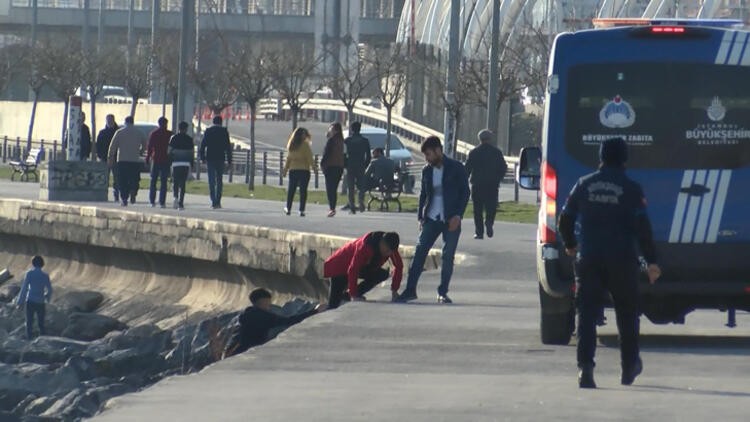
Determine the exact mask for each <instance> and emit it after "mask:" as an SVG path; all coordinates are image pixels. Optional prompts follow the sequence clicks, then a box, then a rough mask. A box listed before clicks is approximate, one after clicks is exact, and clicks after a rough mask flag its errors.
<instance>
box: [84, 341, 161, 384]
mask: <svg viewBox="0 0 750 422" xmlns="http://www.w3.org/2000/svg"><path fill="white" fill-rule="evenodd" d="M94 367H95V371H96V374H97V376H100V377H109V378H116V377H121V376H125V375H128V374H131V373H133V372H142V373H147V374H148V373H159V372H161V371H163V370H165V369H166V362H165V361H164V358H163V357H161V356H159V355H158V354H154V353H144V351H142V350H139V349H137V348H132V349H125V350H115V351H114V352H112V353H110V354H109V355H107V356H105V357H103V358H101V359H98V360H97V361H95V362H94Z"/></svg>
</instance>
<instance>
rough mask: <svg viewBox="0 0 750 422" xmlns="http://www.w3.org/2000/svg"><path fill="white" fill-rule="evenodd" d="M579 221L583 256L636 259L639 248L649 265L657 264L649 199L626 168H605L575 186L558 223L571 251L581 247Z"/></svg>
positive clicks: (584, 178) (582, 179)
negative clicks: (648, 210) (648, 204)
mask: <svg viewBox="0 0 750 422" xmlns="http://www.w3.org/2000/svg"><path fill="white" fill-rule="evenodd" d="M576 221H579V222H580V240H581V248H580V254H581V256H582V257H589V258H595V259H596V258H626V259H627V258H633V259H637V257H638V247H640V252H641V253H642V254H643V257H644V258H645V259H646V261H647V262H648V263H649V264H652V263H655V262H656V251H655V247H654V244H653V236H652V233H651V223H650V222H649V219H648V215H647V213H646V198H645V197H644V195H643V190H642V189H641V186H640V185H639V184H638V183H636V182H634V181H632V180H631V179H629V178H628V176H627V175H626V174H625V170H624V169H622V168H611V167H604V168H602V169H601V170H599V171H597V172H595V173H592V174H590V175H588V176H585V177H583V178H581V179H580V180H579V181H578V183H576V185H575V186H574V187H573V190H572V192H571V193H570V196H569V197H568V200H567V202H566V203H565V207H564V208H563V211H562V214H561V216H560V222H559V231H560V235H561V236H562V240H563V244H564V245H565V247H566V248H568V249H572V248H575V247H577V246H578V239H577V238H576V234H575V223H576Z"/></svg>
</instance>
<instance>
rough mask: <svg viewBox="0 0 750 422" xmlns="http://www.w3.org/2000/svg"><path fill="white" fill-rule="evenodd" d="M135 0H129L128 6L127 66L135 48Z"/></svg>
mask: <svg viewBox="0 0 750 422" xmlns="http://www.w3.org/2000/svg"><path fill="white" fill-rule="evenodd" d="M134 26H135V0H130V6H129V7H128V55H127V60H128V66H130V62H131V60H132V59H133V49H134V48H135V28H133V27H134Z"/></svg>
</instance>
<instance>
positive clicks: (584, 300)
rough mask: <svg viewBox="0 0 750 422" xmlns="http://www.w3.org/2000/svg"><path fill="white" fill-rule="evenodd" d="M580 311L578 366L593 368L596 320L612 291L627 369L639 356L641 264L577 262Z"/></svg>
mask: <svg viewBox="0 0 750 422" xmlns="http://www.w3.org/2000/svg"><path fill="white" fill-rule="evenodd" d="M575 270H576V283H577V286H576V287H577V289H576V309H577V311H578V329H577V335H578V366H579V367H582V366H583V365H593V364H594V354H595V352H596V319H597V315H599V313H600V309H601V306H602V303H601V301H602V298H604V294H605V293H606V292H607V291H609V292H610V293H611V294H612V299H613V301H614V305H615V314H616V316H617V330H618V331H619V333H620V357H621V363H622V366H623V367H624V368H629V367H631V366H632V365H634V364H635V362H636V360H637V359H638V356H639V348H638V331H639V316H638V315H639V314H638V271H639V267H638V262H637V261H636V260H635V259H632V260H631V259H623V257H621V256H620V257H612V258H599V259H594V258H590V257H581V258H579V259H578V261H577V262H576V268H575Z"/></svg>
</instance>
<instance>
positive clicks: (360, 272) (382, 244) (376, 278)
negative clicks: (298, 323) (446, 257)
mask: <svg viewBox="0 0 750 422" xmlns="http://www.w3.org/2000/svg"><path fill="white" fill-rule="evenodd" d="M400 242H401V240H400V238H399V235H398V233H395V232H388V233H386V232H382V231H376V232H370V233H367V234H366V235H364V236H362V237H360V238H359V239H356V240H352V241H351V242H349V243H347V244H345V245H344V246H342V247H341V248H339V249H338V250H337V251H336V252H334V253H333V255H331V257H330V258H328V259H326V262H325V264H324V266H323V277H325V278H330V279H331V292H330V295H329V298H328V306H329V307H330V308H331V309H333V308H337V307H338V306H339V304H340V303H341V301H342V300H354V301H361V300H365V297H364V296H363V295H364V294H365V293H367V292H369V291H370V290H372V289H373V288H374V287H375V286H377V285H378V284H380V283H382V282H384V281H385V280H388V277H390V276H391V274H389V272H388V270H385V269H383V268H382V267H383V265H384V264H385V263H386V262H388V261H390V262H391V263H392V264H393V277H392V278H391V300H396V299H397V297H398V289H399V287H400V286H401V278H402V276H403V271H404V264H403V261H402V260H401V255H400V254H399V253H398V248H399V243H400ZM360 279H362V280H363V281H362V282H361V283H359V284H357V281H358V280H360Z"/></svg>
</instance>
